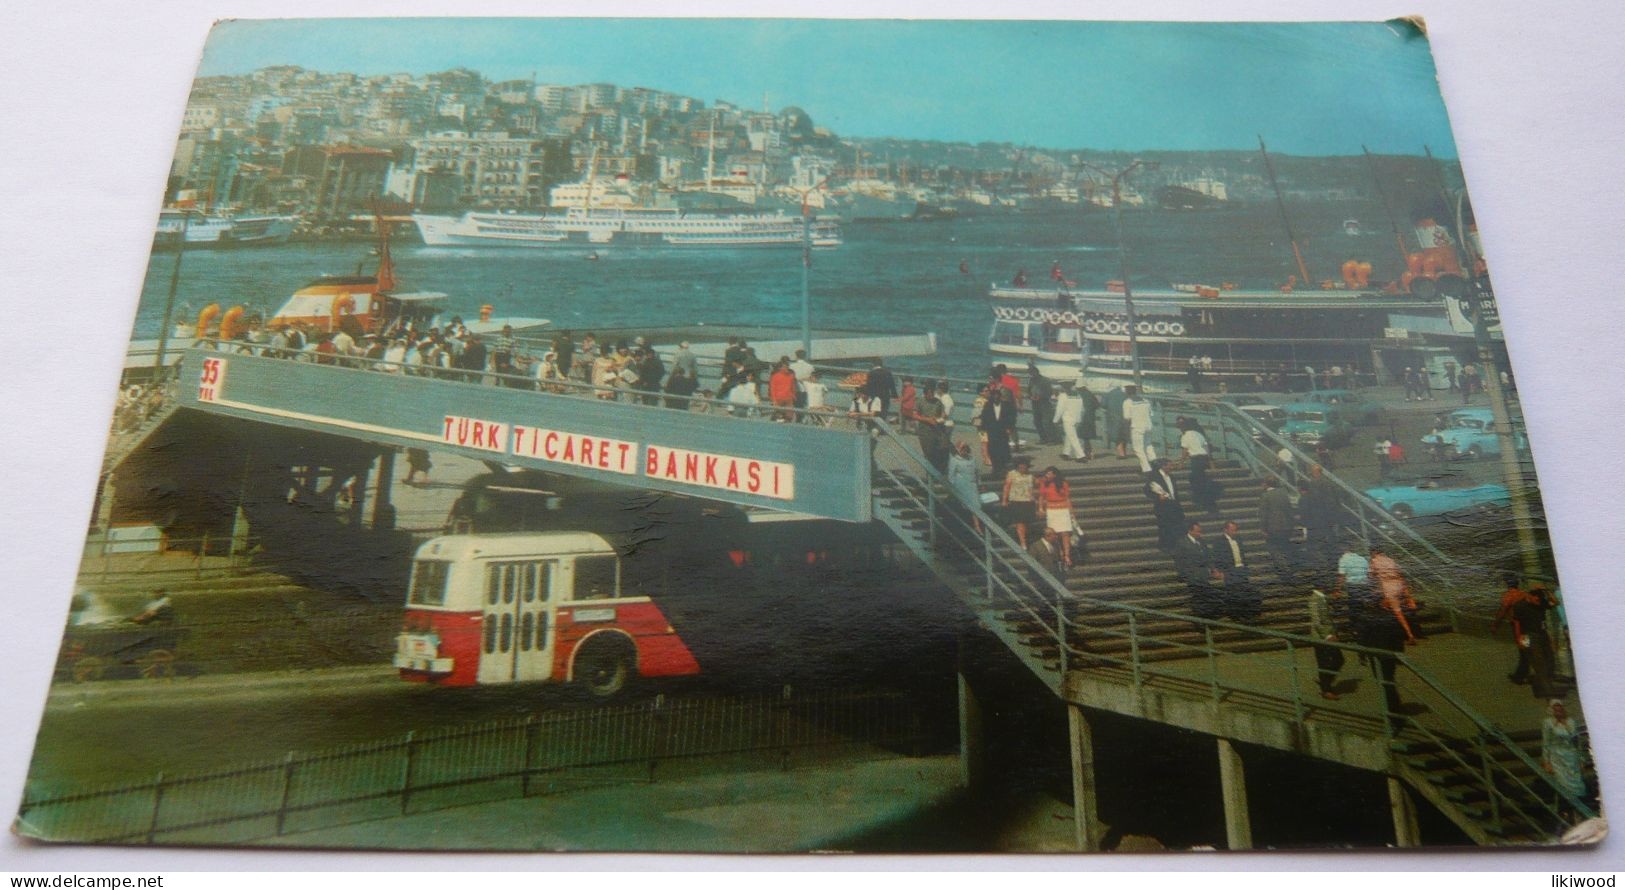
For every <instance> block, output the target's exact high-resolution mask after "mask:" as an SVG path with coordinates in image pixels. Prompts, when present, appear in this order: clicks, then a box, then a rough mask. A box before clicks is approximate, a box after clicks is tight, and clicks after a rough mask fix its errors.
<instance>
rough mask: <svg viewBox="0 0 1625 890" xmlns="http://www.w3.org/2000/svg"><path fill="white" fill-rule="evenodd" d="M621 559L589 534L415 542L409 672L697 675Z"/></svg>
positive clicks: (602, 686)
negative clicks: (416, 545)
mask: <svg viewBox="0 0 1625 890" xmlns="http://www.w3.org/2000/svg"><path fill="white" fill-rule="evenodd" d="M623 568H624V567H623V560H622V557H621V556H620V555H619V554H617V553H616V552H615V548H613V547H611V546H610V545H609V542H608V541H606V540H605V539H604V538H603V537H601V536H599V535H597V534H594V533H591V532H567V531H558V532H537V533H531V532H520V533H513V534H495V535H446V536H443V537H438V538H435V539H433V540H431V541H428V542H427V543H425V544H423V546H421V547H420V548H418V552H417V558H416V559H415V560H414V562H413V565H412V581H411V586H410V588H409V590H408V591H407V606H406V619H405V625H404V630H403V631H402V633H401V634H400V635H399V636H398V637H397V638H396V652H395V666H396V667H397V668H400V670H401V676H402V677H403V678H405V679H407V680H411V681H417V682H430V683H437V684H440V685H445V686H472V685H476V684H478V685H486V684H494V683H515V682H524V681H549V680H550V681H561V682H575V683H578V684H579V685H581V686H582V687H583V688H584V689H586V690H587V691H589V692H591V693H592V694H594V695H598V696H603V697H608V696H612V695H614V694H615V693H617V692H620V691H621V689H622V688H624V687H625V686H626V684H627V683H628V682H629V681H630V680H631V679H632V678H633V677H634V676H643V677H660V676H679V675H684V674H695V673H699V670H700V668H699V664H698V663H696V661H695V659H694V655H693V653H691V652H690V651H689V649H688V647H687V646H686V645H684V643H683V641H682V640H681V639H680V638H679V637H678V636H677V633H676V632H675V631H674V630H673V628H672V626H671V624H670V622H668V621H667V619H666V615H665V613H663V612H662V611H661V610H660V607H659V606H658V605H656V604H655V602H654V600H653V598H652V597H651V596H649V595H648V593H647V592H645V591H643V590H641V589H639V585H638V584H637V583H635V582H634V581H633V580H632V578H631V577H630V575H631V573H627V572H624V571H623Z"/></svg>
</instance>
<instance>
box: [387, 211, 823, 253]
mask: <svg viewBox="0 0 1625 890" xmlns="http://www.w3.org/2000/svg"><path fill="white" fill-rule="evenodd" d="M412 219H413V220H414V221H415V222H416V223H417V226H418V231H419V232H421V233H422V234H423V243H424V244H425V245H428V246H430V247H484V246H511V247H561V246H571V245H623V244H631V245H650V246H667V247H800V246H802V241H803V238H804V233H803V231H802V220H801V217H799V216H792V215H790V214H787V213H762V214H730V215H708V214H687V213H684V212H683V211H681V210H678V209H676V208H663V207H658V208H621V207H610V208H593V209H591V210H589V209H586V208H583V207H572V208H569V209H568V210H566V211H565V212H564V213H562V214H558V215H532V214H520V213H485V212H479V211H469V212H467V213H464V214H463V215H462V216H461V217H451V216H429V215H425V214H413V216H412ZM840 245H841V232H840V227H839V225H838V224H837V223H836V222H835V221H834V220H832V219H829V218H827V217H818V218H816V219H814V220H813V221H812V246H813V247H815V248H819V249H828V248H834V247H839V246H840Z"/></svg>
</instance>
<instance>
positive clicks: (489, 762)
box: [18, 687, 927, 844]
mask: <svg viewBox="0 0 1625 890" xmlns="http://www.w3.org/2000/svg"><path fill="white" fill-rule="evenodd" d="M922 725H923V722H922V720H921V714H920V712H919V711H918V710H917V708H916V705H915V703H914V702H913V700H912V699H911V698H910V697H909V696H906V695H904V694H903V693H901V692H893V691H886V690H882V691H874V690H850V689H848V690H818V691H813V692H803V691H799V690H792V689H791V688H790V687H785V688H784V689H783V690H782V691H781V692H779V693H773V694H759V695H755V696H742V697H737V698H696V699H688V700H677V701H672V700H667V699H666V698H665V697H664V696H657V697H655V698H653V699H651V700H649V701H647V702H644V703H640V704H634V705H625V706H619V707H607V708H583V709H579V710H572V711H564V712H559V713H549V714H537V715H533V716H529V717H525V718H523V719H519V720H507V721H498V722H491V723H483V724H478V725H473V726H459V727H452V728H448V729H443V730H435V731H427V732H409V733H407V734H406V735H405V736H403V737H399V738H394V739H389V740H385V741H377V742H368V743H364V744H360V745H353V746H349V747H344V748H336V749H332V750H327V751H321V752H316V753H309V754H298V753H292V752H290V753H289V754H288V755H287V756H285V757H283V758H281V759H279V760H270V761H263V762H259V763H251V764H245V765H239V766H232V767H227V768H224V769H216V770H210V771H206V772H197V773H190V774H186V775H170V774H166V773H160V774H158V775H157V776H156V777H155V778H153V779H152V780H151V781H147V782H140V783H135V784H129V785H121V786H116V787H110V788H100V789H94V790H85V791H73V792H67V793H52V794H48V795H41V796H32V797H29V798H27V799H25V800H24V801H23V804H22V808H21V811H20V813H19V815H18V825H19V826H20V827H21V829H22V830H23V833H25V834H28V835H31V836H36V837H41V838H47V839H50V840H57V841H77V842H81V843H149V844H150V843H186V842H209V843H232V842H238V843H240V842H244V841H250V840H256V839H261V838H270V837H279V836H282V835H285V834H291V833H296V832H306V831H312V830H317V829H322V828H330V827H333V826H337V825H345V824H353V823H357V822H366V821H373V820H378V819H390V818H398V817H401V816H407V815H411V814H413V813H421V812H427V811H431V810H436V809H441V808H445V807H451V806H462V805H466V804H469V803H476V802H484V801H493V800H503V799H510V798H518V797H530V796H534V795H539V794H549V793H558V792H561V791H567V790H573V789H576V788H582V787H591V786H593V785H595V784H600V785H601V784H605V783H617V784H618V783H633V784H648V783H653V782H655V781H656V780H657V779H658V777H659V767H660V765H661V764H662V763H666V762H669V761H676V760H691V759H695V758H701V757H712V756H733V755H754V756H757V757H759V758H761V759H762V761H763V763H764V765H771V766H773V767H777V768H779V769H790V768H791V767H792V766H794V765H795V757H796V755H797V753H798V752H825V753H831V752H839V751H842V750H845V751H848V752H853V751H861V750H864V749H870V748H873V747H876V746H879V747H885V748H902V749H909V750H915V749H918V748H920V747H921V746H923V745H924V744H925V742H926V741H927V738H926V732H925V731H924V730H923V729H922Z"/></svg>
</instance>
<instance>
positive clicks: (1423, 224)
mask: <svg viewBox="0 0 1625 890" xmlns="http://www.w3.org/2000/svg"><path fill="white" fill-rule="evenodd" d="M1468 237H1469V238H1473V239H1475V240H1474V245H1475V247H1476V244H1477V242H1476V238H1477V233H1476V230H1470V231H1469V233H1468ZM1416 240H1417V244H1418V245H1419V247H1418V249H1417V250H1415V251H1414V252H1412V251H1407V254H1406V256H1405V268H1404V271H1403V272H1402V273H1401V275H1400V276H1399V278H1398V279H1397V280H1395V281H1392V282H1388V283H1386V284H1380V285H1379V284H1376V283H1374V282H1372V281H1371V280H1370V275H1371V271H1372V270H1371V264H1370V263H1367V262H1359V261H1355V260H1349V261H1347V262H1345V263H1344V264H1343V267H1342V269H1341V279H1340V280H1324V281H1321V282H1318V283H1316V284H1311V285H1310V286H1307V287H1306V286H1303V285H1302V284H1301V283H1299V282H1298V281H1297V278H1298V276H1296V275H1294V276H1292V277H1291V279H1290V280H1289V281H1288V282H1287V283H1286V284H1285V285H1283V286H1281V287H1279V288H1277V289H1275V290H1262V289H1260V290H1248V289H1243V288H1240V287H1238V286H1237V285H1235V284H1233V283H1229V282H1224V283H1218V284H1211V285H1207V284H1175V285H1172V286H1171V287H1165V288H1141V287H1135V288H1134V289H1133V301H1134V322H1133V336H1132V338H1131V336H1130V330H1129V315H1128V306H1127V300H1126V295H1125V293H1124V288H1123V283H1122V282H1121V281H1109V282H1106V287H1105V288H1104V289H1101V290H1089V289H1080V288H1078V287H1076V286H1074V284H1073V282H1070V281H1065V280H1060V281H1059V282H1054V281H1052V282H1051V283H1050V285H1049V286H1048V287H1032V286H1028V285H1027V283H1026V281H1025V275H1018V276H1017V279H1018V281H1017V282H1013V283H1012V285H1011V286H1008V287H1001V286H999V285H994V286H993V287H992V288H991V289H990V290H989V292H988V300H989V302H990V303H991V305H992V309H993V319H994V320H993V330H992V332H991V333H990V334H989V337H988V351H990V352H992V353H993V354H994V355H996V356H1007V357H1008V358H1006V359H1005V360H1004V361H1005V363H1006V364H1010V365H1015V366H1019V365H1024V364H1025V363H1026V362H1027V360H1028V359H1029V358H1031V359H1032V360H1033V361H1034V362H1035V363H1036V364H1037V365H1038V366H1039V368H1040V369H1041V370H1043V372H1044V373H1045V374H1046V375H1048V376H1052V377H1057V378H1060V379H1074V378H1082V379H1084V380H1086V381H1089V382H1090V383H1091V385H1093V384H1095V383H1101V382H1107V381H1116V382H1119V383H1122V382H1129V381H1130V380H1132V378H1133V376H1134V353H1135V352H1136V351H1137V352H1138V353H1139V364H1140V376H1141V379H1142V381H1143V382H1144V385H1145V386H1146V388H1147V389H1152V390H1163V391H1169V390H1182V389H1186V388H1199V387H1212V388H1217V387H1218V386H1219V384H1224V387H1225V388H1226V389H1228V390H1230V391H1233V392H1239V391H1247V390H1254V389H1268V390H1270V391H1279V390H1290V389H1307V388H1309V379H1308V376H1309V374H1310V373H1311V369H1313V371H1312V373H1315V374H1317V375H1318V374H1321V373H1324V372H1326V371H1327V370H1328V369H1330V368H1331V367H1333V366H1335V367H1337V368H1338V369H1339V370H1340V371H1341V372H1342V373H1343V374H1349V373H1353V374H1355V375H1357V376H1358V377H1359V378H1361V379H1364V380H1367V381H1369V380H1372V379H1386V378H1387V377H1388V376H1389V375H1391V374H1392V372H1393V371H1394V370H1397V369H1403V368H1406V367H1411V368H1417V367H1424V368H1431V367H1434V366H1439V367H1442V366H1444V365H1445V364H1448V363H1450V362H1452V361H1453V362H1455V363H1456V364H1457V365H1458V366H1459V365H1462V364H1465V363H1467V362H1469V361H1473V360H1475V359H1474V358H1473V352H1474V349H1475V347H1474V336H1473V335H1474V326H1473V322H1472V320H1471V318H1470V315H1469V313H1470V309H1469V305H1468V303H1469V301H1470V294H1471V291H1472V287H1471V285H1470V284H1469V280H1470V279H1471V278H1476V277H1479V276H1483V275H1484V274H1485V270H1484V269H1483V267H1482V265H1480V266H1479V267H1477V268H1474V269H1471V270H1468V269H1463V268H1462V266H1461V264H1460V263H1459V262H1458V259H1457V252H1456V248H1455V246H1454V244H1453V243H1452V242H1451V240H1450V236H1449V233H1448V232H1447V231H1445V230H1444V228H1443V227H1442V226H1440V225H1439V224H1437V223H1436V222H1435V221H1434V220H1432V219H1427V218H1425V219H1421V220H1418V221H1417V223H1416ZM1475 252H1476V251H1475ZM1489 331H1490V335H1491V337H1499V328H1498V326H1497V325H1496V324H1494V323H1492V324H1491V327H1490V329H1489ZM1136 344H1137V347H1138V348H1137V349H1136ZM1012 360H1013V361H1012ZM1108 385H1109V383H1108Z"/></svg>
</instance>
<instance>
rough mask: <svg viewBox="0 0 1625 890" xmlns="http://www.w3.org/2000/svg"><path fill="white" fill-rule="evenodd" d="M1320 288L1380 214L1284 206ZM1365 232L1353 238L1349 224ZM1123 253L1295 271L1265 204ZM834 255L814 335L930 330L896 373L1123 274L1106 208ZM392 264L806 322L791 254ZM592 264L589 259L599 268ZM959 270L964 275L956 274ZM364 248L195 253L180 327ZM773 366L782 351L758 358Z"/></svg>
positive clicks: (878, 239)
mask: <svg viewBox="0 0 1625 890" xmlns="http://www.w3.org/2000/svg"><path fill="white" fill-rule="evenodd" d="M1290 212H1291V213H1292V220H1291V222H1292V225H1293V227H1294V230H1295V231H1296V233H1297V235H1298V241H1299V246H1300V247H1301V248H1302V250H1303V253H1304V256H1305V259H1306V261H1307V263H1308V266H1309V272H1310V275H1311V276H1312V277H1313V278H1314V279H1316V280H1317V281H1318V280H1321V279H1328V278H1329V279H1336V278H1337V277H1338V274H1339V273H1338V270H1339V268H1340V267H1341V266H1342V264H1343V262H1344V261H1346V260H1348V259H1364V260H1368V261H1370V262H1371V263H1372V264H1373V265H1374V266H1375V271H1374V274H1373V279H1372V280H1373V281H1383V280H1387V279H1388V278H1392V277H1397V275H1398V273H1399V271H1400V259H1399V255H1398V254H1399V251H1398V248H1397V246H1396V245H1395V242H1394V237H1393V233H1392V231H1391V230H1389V229H1388V228H1387V227H1386V226H1385V225H1379V224H1376V223H1378V221H1380V220H1383V219H1384V217H1383V212H1382V210H1381V208H1380V206H1378V205H1375V204H1366V203H1362V202H1338V203H1331V202H1325V203H1317V204H1312V205H1307V206H1302V207H1294V208H1291V209H1290ZM1349 218H1359V219H1362V220H1365V221H1367V222H1368V224H1367V225H1366V226H1365V227H1364V229H1365V232H1364V234H1361V235H1354V236H1351V235H1348V234H1345V233H1344V230H1343V220H1345V219H1349ZM1122 229H1123V242H1124V244H1125V245H1126V248H1127V252H1126V259H1127V263H1128V268H1129V274H1130V280H1131V281H1132V282H1133V283H1134V285H1135V286H1137V287H1167V286H1169V285H1170V284H1173V283H1200V284H1208V285H1214V286H1217V285H1218V284H1219V283H1221V282H1235V283H1237V284H1239V285H1241V286H1242V287H1249V288H1251V287H1258V288H1270V287H1276V286H1279V285H1281V284H1284V283H1285V282H1286V280H1287V277H1288V276H1289V275H1292V274H1295V273H1296V270H1297V266H1296V262H1295V260H1294V259H1293V258H1292V249H1291V246H1290V245H1289V243H1288V241H1287V238H1286V234H1285V229H1284V227H1283V225H1282V221H1281V217H1280V215H1279V213H1278V211H1277V210H1276V208H1274V207H1273V206H1269V205H1252V206H1242V207H1236V208H1230V209H1222V210H1206V211H1195V212H1176V211H1162V210H1153V209H1127V210H1125V211H1124V213H1123V218H1122ZM842 234H843V236H844V238H845V242H846V243H845V244H844V245H842V246H841V247H839V248H836V249H832V250H818V251H814V252H813V255H812V266H811V269H810V270H808V290H809V294H810V304H811V316H812V324H813V326H814V327H815V328H821V329H828V328H833V329H841V330H867V331H879V332H886V333H904V332H906V333H916V332H922V331H931V332H934V333H936V334H937V337H938V348H939V352H938V355H937V356H936V357H935V358H933V359H929V360H923V361H922V360H915V361H912V362H908V363H905V366H908V367H913V368H914V369H916V370H920V371H933V372H937V373H945V374H952V375H961V376H969V375H979V374H981V373H984V372H985V369H986V367H987V364H988V362H989V360H990V356H989V354H988V352H987V335H988V331H989V328H990V326H991V324H992V321H993V316H992V312H991V310H990V308H989V306H988V302H987V300H986V295H987V292H988V288H989V287H990V286H992V285H994V284H998V285H1006V284H1009V283H1010V281H1011V279H1012V278H1013V277H1014V275H1015V274H1016V272H1017V271H1018V270H1025V272H1026V276H1027V279H1028V282H1029V284H1030V285H1031V286H1034V287H1048V286H1050V284H1051V283H1052V279H1051V276H1050V270H1051V267H1052V266H1053V265H1054V264H1057V263H1058V264H1059V265H1060V267H1061V271H1062V273H1063V274H1064V275H1065V277H1066V278H1067V279H1069V280H1071V281H1073V282H1075V283H1076V287H1079V288H1086V289H1087V288H1096V289H1098V288H1103V287H1104V286H1105V284H1106V282H1107V281H1109V280H1113V279H1117V278H1120V277H1121V265H1120V257H1119V253H1118V248H1117V244H1118V241H1117V237H1116V233H1115V226H1114V223H1113V214H1112V213H1111V211H1109V210H1103V209H1098V208H1094V209H1079V210H1066V211H1058V212H1041V213H1014V212H1008V213H991V212H984V213H979V214H978V213H967V214H965V215H964V216H961V217H960V218H958V219H952V220H942V221H931V222H880V223H849V224H847V225H845V226H843V227H842ZM392 253H393V255H394V258H395V263H396V274H397V278H398V279H399V281H400V289H401V290H411V291H440V292H443V293H445V294H447V295H448V297H449V311H450V312H451V313H455V314H460V315H462V316H464V317H465V318H473V317H475V316H476V315H477V314H478V312H479V308H480V306H482V305H484V304H491V305H493V306H495V307H496V314H497V315H499V316H523V317H535V318H545V319H549V320H551V321H552V322H553V324H554V326H555V327H560V328H568V329H570V330H573V331H577V332H580V331H584V330H590V329H592V328H594V327H604V328H612V327H616V328H624V327H637V326H650V327H663V326H671V325H690V324H696V323H702V322H703V323H705V324H707V325H716V326H718V327H719V332H718V335H719V337H720V336H724V335H725V333H726V328H727V326H728V325H731V324H736V325H775V326H785V327H797V326H799V325H800V323H801V281H802V258H801V251H800V250H797V249H794V248H660V247H654V248H650V247H617V246H613V245H610V246H597V247H591V248H589V247H585V246H583V247H579V248H577V247H549V248H520V247H493V248H484V247H482V248H447V247H425V246H423V245H421V244H417V243H415V239H412V240H410V241H408V240H407V239H404V238H403V239H398V242H397V243H396V244H395V246H394V247H393V250H392ZM593 257H596V259H593ZM175 260H176V255H175V254H174V253H158V254H155V255H154V256H153V259H152V262H151V263H150V265H149V266H148V269H147V275H146V281H145V285H144V287H143V289H142V295H141V304H140V308H139V311H138V313H137V316H136V322H135V331H134V337H135V338H137V339H142V338H152V337H156V336H157V334H158V329H159V327H160V326H161V324H162V319H163V312H164V303H165V297H166V296H167V293H168V288H169V281H170V274H171V271H172V269H173V264H174V262H175ZM961 263H963V264H964V266H965V268H966V269H968V270H969V271H968V272H961V270H960V269H961ZM376 266H377V259H376V257H375V256H373V255H372V251H371V246H370V245H369V244H367V243H363V242H342V243H299V244H285V245H279V246H274V247H258V248H236V249H217V250H189V251H188V252H187V253H186V254H185V256H184V258H183V259H182V268H181V276H180V281H179V284H178V286H177V289H176V298H175V306H176V311H175V318H176V319H177V320H183V319H187V318H193V317H195V316H196V313H197V312H198V310H200V309H201V308H203V307H204V306H206V305H208V304H209V303H213V302H218V303H220V304H221V307H222V308H228V307H230V306H233V305H237V304H242V305H245V306H247V307H250V308H258V309H260V310H261V311H262V312H263V313H264V314H265V315H266V316H269V315H270V314H272V313H274V312H275V311H276V309H277V308H278V307H280V306H281V305H282V302H283V301H284V300H285V299H286V298H287V297H288V295H289V294H291V293H292V292H293V291H294V290H296V289H297V288H299V287H301V286H303V285H305V284H308V283H309V282H310V281H312V280H313V279H315V278H317V277H319V276H321V275H354V274H357V273H358V270H359V272H360V274H371V273H372V271H373V270H374V269H375V268H376ZM764 358H769V359H772V358H777V356H764Z"/></svg>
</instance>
